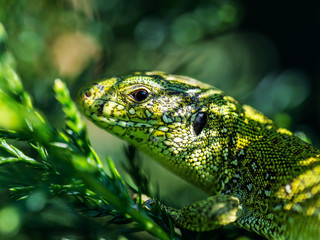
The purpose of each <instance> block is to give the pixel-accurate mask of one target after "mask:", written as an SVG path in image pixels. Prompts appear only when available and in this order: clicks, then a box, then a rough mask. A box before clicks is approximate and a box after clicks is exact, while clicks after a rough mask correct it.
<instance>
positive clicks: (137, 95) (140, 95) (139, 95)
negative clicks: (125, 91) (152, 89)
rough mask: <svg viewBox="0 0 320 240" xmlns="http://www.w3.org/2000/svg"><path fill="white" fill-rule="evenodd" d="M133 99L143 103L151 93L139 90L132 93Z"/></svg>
mask: <svg viewBox="0 0 320 240" xmlns="http://www.w3.org/2000/svg"><path fill="white" fill-rule="evenodd" d="M131 96H132V98H133V99H134V100H135V101H137V102H142V101H143V100H145V99H146V98H147V97H148V96H149V92H148V91H147V90H145V89H139V90H136V91H134V92H133V93H131Z"/></svg>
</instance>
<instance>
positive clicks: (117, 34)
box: [0, 0, 320, 207]
mask: <svg viewBox="0 0 320 240" xmlns="http://www.w3.org/2000/svg"><path fill="white" fill-rule="evenodd" d="M319 5H320V4H319V1H305V2H302V1H275V0H273V1H253V0H251V1H249V0H247V1H246V0H242V1H231V0H201V1H185V0H176V1H171V0H163V1H156V0H153V1H152V0H132V1H125V0H93V1H91V0H55V1H53V0H41V1H39V0H28V1H27V0H26V1H20V0H0V21H1V22H2V23H3V24H4V26H5V28H6V30H7V33H8V36H9V47H10V50H11V51H12V52H13V54H14V56H15V58H16V68H17V71H18V73H19V74H20V76H21V78H22V79H23V83H24V86H25V88H26V89H27V90H28V91H29V92H30V93H31V95H32V96H33V99H34V102H35V106H36V107H37V108H38V109H40V110H41V111H42V112H43V113H44V114H45V115H46V117H47V118H48V119H49V121H50V122H51V123H52V124H53V125H55V126H57V127H63V126H62V122H63V121H62V118H63V117H62V112H61V110H60V107H59V106H58V104H57V103H56V101H55V100H54V96H53V91H52V84H53V80H54V79H55V78H58V77H59V78H62V79H64V80H65V81H67V83H68V86H69V87H70V90H71V92H72V94H73V96H75V95H76V93H77V90H78V89H79V88H80V87H81V86H82V85H83V84H84V83H86V82H89V81H93V80H96V79H100V78H103V77H108V76H111V75H113V74H120V73H123V72H128V71H130V70H136V69H151V70H152V69H154V70H162V71H167V72H170V73H174V74H182V75H188V76H190V77H194V78H196V79H199V80H201V81H205V82H208V83H210V84H213V85H215V86H217V87H219V88H221V89H223V90H224V91H225V92H226V93H228V94H230V95H232V96H234V97H235V98H236V99H238V100H239V101H240V102H241V103H246V104H249V105H252V106H254V107H255V108H257V109H258V110H260V111H262V112H263V113H265V114H266V115H267V116H269V117H270V118H272V119H274V120H275V121H276V122H277V123H278V124H279V125H280V126H282V127H286V128H289V129H290V130H292V131H293V132H297V133H298V134H300V135H301V132H302V133H305V134H306V135H307V136H308V137H309V138H310V139H311V140H312V141H313V143H314V144H315V145H316V146H319V136H320V129H319V127H318V126H319V123H320V96H319V94H318V92H319V89H320V84H319V77H320V74H319V73H320V72H319V66H320V57H319V54H320V52H319V42H320V39H319V38H320V37H319V36H320V35H319V30H320V6H319ZM88 128H89V133H90V139H91V141H92V144H93V146H94V148H95V149H96V150H97V151H98V153H99V154H100V156H102V158H103V156H105V155H109V156H111V157H112V159H113V160H114V161H115V162H116V165H117V166H118V168H119V169H120V172H122V174H124V175H125V173H124V172H123V171H122V170H121V164H120V162H121V161H122V160H123V159H124V155H123V144H124V143H123V142H122V141H120V140H118V139H116V138H114V137H112V136H110V135H108V134H107V133H105V132H104V131H102V130H100V129H98V128H96V127H95V126H93V125H92V124H91V123H89V122H88ZM144 158H145V161H144V162H143V167H144V168H147V169H149V170H148V171H150V176H151V177H150V178H151V182H153V183H159V184H160V187H159V188H160V194H161V196H162V198H163V199H164V200H165V201H166V202H167V203H169V204H171V205H172V206H178V207H179V206H183V205H184V204H186V203H187V202H191V201H194V200H195V199H198V198H201V197H203V196H204V195H205V194H203V193H201V192H200V191H198V192H197V194H194V193H193V191H196V190H195V189H194V188H192V187H191V186H189V185H187V184H185V183H183V181H181V180H179V179H178V178H176V177H174V176H173V175H171V174H169V173H168V172H167V171H165V170H163V169H162V168H159V167H158V165H154V163H153V162H152V161H151V160H150V159H148V158H147V157H145V156H144ZM177 199H179V200H177Z"/></svg>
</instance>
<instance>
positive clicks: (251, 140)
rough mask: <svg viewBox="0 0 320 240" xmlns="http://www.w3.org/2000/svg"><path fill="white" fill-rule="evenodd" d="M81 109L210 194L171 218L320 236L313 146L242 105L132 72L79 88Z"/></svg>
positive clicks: (173, 80) (177, 81)
mask: <svg viewBox="0 0 320 240" xmlns="http://www.w3.org/2000/svg"><path fill="white" fill-rule="evenodd" d="M78 101H79V106H80V109H81V111H82V112H83V113H84V114H85V115H86V116H87V117H88V118H89V119H90V120H92V121H93V122H94V123H95V124H97V125H98V126H100V127H101V128H103V129H105V130H106V131H108V132H110V133H112V134H114V135H116V136H118V137H120V138H122V139H125V140H126V141H128V142H131V143H132V144H134V145H135V146H136V147H137V148H138V149H140V150H142V151H144V152H146V153H147V154H149V155H150V156H152V157H153V158H154V159H156V160H157V161H158V162H160V163H161V164H162V165H164V166H165V167H167V168H168V169H169V170H171V171H173V172H174V173H176V174H177V175H179V176H181V177H182V178H184V179H185V180H187V181H189V182H191V183H192V184H194V185H196V186H198V187H199V188H201V189H203V190H204V191H206V192H207V193H209V194H210V196H211V197H209V198H208V199H205V200H202V201H199V202H196V203H194V204H191V205H189V206H186V207H185V208H183V209H181V210H177V209H172V208H169V207H167V208H166V209H167V211H168V213H169V214H170V216H171V217H172V218H173V219H174V221H175V224H176V225H177V226H179V227H183V228H186V229H189V230H194V231H208V230H213V229H215V228H217V227H220V226H223V225H226V224H229V223H235V224H236V225H238V226H240V227H242V228H245V229H247V230H250V231H254V232H256V233H258V234H260V235H261V236H264V237H266V238H268V239H317V237H318V236H320V161H319V159H320V151H319V150H318V149H316V148H314V147H312V146H311V145H309V144H307V143H305V142H303V141H302V140H300V139H299V138H297V137H296V136H294V135H293V134H292V133H291V132H290V131H288V130H286V129H282V128H278V127H277V126H276V125H275V124H274V123H273V122H272V121H271V120H270V119H268V118H267V117H265V116H264V115H263V114H261V113H260V112H258V111H256V110H255V109H253V108H251V107H250V106H247V105H240V104H239V103H238V102H237V101H236V100H234V99H233V98H232V97H230V96H226V95H225V94H224V93H223V92H222V91H221V90H219V89H217V88H215V87H212V86H210V85H207V84H204V83H201V82H199V81H197V80H194V79H191V78H188V77H184V76H176V75H170V74H166V73H164V72H157V71H153V72H135V73H133V74H131V75H127V76H121V77H113V78H110V79H107V80H103V81H100V82H97V83H94V84H91V85H89V86H86V87H84V88H83V89H82V91H81V92H80V94H79V99H78Z"/></svg>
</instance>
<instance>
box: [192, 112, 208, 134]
mask: <svg viewBox="0 0 320 240" xmlns="http://www.w3.org/2000/svg"><path fill="white" fill-rule="evenodd" d="M206 122H207V114H206V113H205V112H198V113H197V115H196V117H195V119H194V121H193V130H194V133H195V134H196V136H198V135H199V134H200V133H201V131H202V129H203V128H204V126H205V125H206Z"/></svg>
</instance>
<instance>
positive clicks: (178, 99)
mask: <svg viewBox="0 0 320 240" xmlns="http://www.w3.org/2000/svg"><path fill="white" fill-rule="evenodd" d="M212 96H213V98H212ZM214 96H216V99H215V100H216V101H214V100H212V99H214ZM209 99H210V100H209ZM219 99H220V100H221V101H223V96H222V92H221V91H220V90H218V89H216V88H214V87H212V86H210V85H207V84H204V83H201V82H199V81H196V80H194V79H191V78H188V77H184V76H176V75H169V74H166V73H163V72H154V71H153V72H135V73H133V74H130V75H127V76H121V77H113V78H110V79H107V80H102V81H100V82H97V83H93V84H90V85H88V86H86V87H84V88H83V89H82V90H81V91H80V94H79V99H78V102H79V106H80V110H81V111H82V112H83V113H84V115H85V116H86V117H87V118H89V119H90V120H91V121H93V122H94V123H95V124H96V125H98V126H99V127H101V128H103V129H105V130H106V131H108V132H110V133H111V134H113V135H116V136H118V137H120V138H122V139H124V140H126V141H128V142H130V143H132V144H133V145H135V146H136V147H138V149H140V150H142V151H144V152H146V153H147V154H149V155H151V156H152V157H153V158H155V159H157V160H158V161H159V162H160V163H162V164H163V165H165V166H166V167H167V168H169V169H170V170H172V171H173V172H176V173H178V174H179V175H180V176H182V177H183V178H185V179H187V180H189V181H191V182H193V183H195V182H196V185H201V186H203V182H206V181H209V178H212V177H213V174H212V171H213V170H215V171H217V169H212V168H217V167H216V164H215V162H214V161H215V160H216V159H217V156H214V148H217V150H218V148H221V146H220V143H223V139H222V135H221V134H223V131H224V129H225V131H226V128H225V127H224V126H223V125H221V124H220V125H219V124H215V122H217V121H213V120H212V119H211V118H214V117H217V116H214V114H212V112H214V111H215V108H216V112H219V111H223V109H222V110H221V107H219V106H218V105H219V104H217V102H218V103H219ZM213 102H215V103H213ZM221 105H222V104H221ZM209 112H210V114H209ZM221 115H222V114H221ZM218 138H221V139H219V141H215V140H214V139H216V140H217V139H218ZM220 155H221V154H220ZM195 178H197V179H195ZM210 181H211V180H210ZM198 182H199V184H197V183H198ZM200 182H201V183H200Z"/></svg>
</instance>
